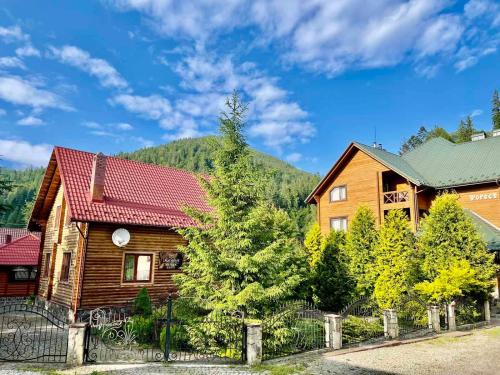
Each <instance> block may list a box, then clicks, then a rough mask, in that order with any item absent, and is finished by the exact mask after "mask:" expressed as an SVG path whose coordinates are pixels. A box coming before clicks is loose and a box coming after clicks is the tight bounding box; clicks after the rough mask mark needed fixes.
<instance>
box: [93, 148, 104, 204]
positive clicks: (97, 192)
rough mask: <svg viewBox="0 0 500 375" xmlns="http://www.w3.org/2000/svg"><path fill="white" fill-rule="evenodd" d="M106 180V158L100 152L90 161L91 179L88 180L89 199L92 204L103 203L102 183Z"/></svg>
mask: <svg viewBox="0 0 500 375" xmlns="http://www.w3.org/2000/svg"><path fill="white" fill-rule="evenodd" d="M105 180H106V156H104V154H103V153H102V152H99V153H97V154H95V155H94V159H93V160H92V178H91V180H90V199H91V201H92V202H103V201H104V182H105Z"/></svg>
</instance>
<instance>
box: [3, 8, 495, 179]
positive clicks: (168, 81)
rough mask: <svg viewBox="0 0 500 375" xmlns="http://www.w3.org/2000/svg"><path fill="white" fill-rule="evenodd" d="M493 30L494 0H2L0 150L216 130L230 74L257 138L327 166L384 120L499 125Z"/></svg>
mask: <svg viewBox="0 0 500 375" xmlns="http://www.w3.org/2000/svg"><path fill="white" fill-rule="evenodd" d="M499 45H500V3H499V2H498V1H495V0H469V1H446V0H443V1H441V0H412V1H403V0H378V1H372V2H368V3H367V2H365V1H363V0H338V1H328V0H324V1H321V0H313V1H308V2H304V1H301V0H287V1H267V0H254V1H247V0H227V1H224V2H222V1H214V0H204V1H191V0H184V1H182V2H180V1H169V0H105V1H76V0H75V1H71V2H68V1H52V2H48V3H47V2H41V1H9V0H7V1H5V0H4V1H3V2H2V4H1V5H0V155H1V158H2V161H1V162H0V163H1V164H0V165H3V166H7V167H15V168H23V167H26V166H28V165H37V166H39V165H45V164H46V162H47V160H48V156H49V154H50V150H51V148H52V146H53V145H62V146H67V147H72V148H77V149H82V150H88V151H94V152H95V151H102V152H104V153H107V154H113V153H116V152H119V151H128V150H135V149H137V148H141V147H145V146H151V145H158V144H161V143H165V142H168V141H171V140H175V139H179V138H185V137H195V136H202V135H206V134H213V133H214V132H216V129H217V121H216V118H217V115H218V114H219V113H220V110H221V109H223V103H224V98H225V97H226V96H227V95H228V94H229V93H230V92H231V91H232V90H234V89H237V90H239V91H240V92H241V93H242V95H243V97H244V99H245V101H246V102H247V103H248V105H249V112H248V127H247V133H248V139H249V142H250V143H251V145H252V146H254V147H256V148H257V149H259V150H261V151H263V152H266V153H270V154H272V155H275V156H277V157H280V158H282V159H285V160H288V161H289V162H291V163H292V164H294V165H296V166H297V167H299V168H301V169H304V170H308V171H311V172H320V173H324V172H325V171H326V170H327V169H328V167H329V166H330V165H331V164H332V163H333V162H334V161H335V160H336V158H337V157H338V156H339V154H340V153H341V152H342V151H343V150H344V148H345V147H346V146H347V145H348V143H349V142H350V141H352V140H357V141H360V142H364V143H372V142H373V139H374V132H375V129H376V131H377V140H378V141H379V142H380V143H382V144H383V145H384V147H385V148H386V149H388V150H390V151H394V152H396V151H397V150H398V148H399V145H400V144H401V142H402V140H403V139H404V138H405V137H408V136H409V135H411V134H412V133H413V132H415V131H416V129H417V128H418V127H419V126H420V125H425V126H428V127H432V126H433V125H440V126H444V127H445V128H447V129H449V130H453V129H454V128H455V127H456V125H457V123H458V122H459V121H460V119H461V118H463V117H464V116H467V115H473V116H474V121H475V123H476V125H477V127H478V128H484V129H490V127H491V121H490V100H491V94H492V92H493V90H494V89H495V88H499V86H500V83H499V69H498V66H499V65H500V64H499V56H500V53H499V51H498V47H499Z"/></svg>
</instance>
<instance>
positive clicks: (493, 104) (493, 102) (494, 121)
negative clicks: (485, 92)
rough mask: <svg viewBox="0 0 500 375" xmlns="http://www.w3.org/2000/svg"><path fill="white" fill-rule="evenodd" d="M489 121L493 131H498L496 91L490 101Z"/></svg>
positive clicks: (499, 100) (499, 116)
mask: <svg viewBox="0 0 500 375" xmlns="http://www.w3.org/2000/svg"><path fill="white" fill-rule="evenodd" d="M491 121H492V125H493V130H495V129H500V98H499V97H498V90H495V91H494V92H493V98H492V99H491Z"/></svg>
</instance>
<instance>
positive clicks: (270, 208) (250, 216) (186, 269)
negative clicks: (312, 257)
mask: <svg viewBox="0 0 500 375" xmlns="http://www.w3.org/2000/svg"><path fill="white" fill-rule="evenodd" d="M226 105H227V108H228V109H227V113H226V112H224V113H223V114H222V115H221V117H220V119H219V123H220V125H219V131H220V138H218V139H214V145H213V147H214V149H215V160H214V173H213V175H212V177H211V178H203V177H200V183H201V185H202V187H203V188H204V190H205V192H206V196H207V201H208V203H209V205H210V207H211V208H212V210H210V211H208V212H200V211H197V210H194V209H192V208H186V212H187V213H188V215H190V216H191V217H192V218H193V219H194V220H195V221H196V222H197V224H198V225H196V226H192V227H189V228H184V229H180V230H179V233H180V234H181V235H182V236H183V237H184V238H185V239H186V241H187V244H186V245H184V246H181V247H180V251H181V252H182V253H183V254H184V255H185V257H186V258H187V260H188V261H187V262H185V263H184V265H183V267H182V270H183V272H182V274H179V275H176V277H175V281H176V283H177V285H178V287H179V293H180V295H181V296H185V297H190V300H191V301H193V302H194V303H195V304H196V305H197V306H198V307H199V308H201V309H204V310H206V311H208V312H210V311H213V310H215V309H217V310H219V309H221V310H225V311H232V310H241V311H244V312H245V313H246V314H247V315H249V316H255V317H260V316H262V314H263V313H264V312H265V311H266V309H269V308H271V307H272V306H273V305H275V304H276V303H280V301H283V300H286V299H289V298H292V297H294V296H295V293H296V292H297V290H298V288H299V287H300V286H301V283H302V282H303V280H304V278H305V276H304V274H305V270H306V266H307V259H306V257H305V253H304V251H303V249H302V248H301V247H300V246H299V244H298V241H297V240H296V238H297V233H296V231H295V226H294V224H293V222H292V221H291V220H290V218H289V216H288V215H287V213H286V212H284V211H283V210H279V209H277V208H276V207H275V206H274V205H272V204H271V203H270V200H269V199H267V198H266V197H265V191H264V189H263V186H264V184H263V179H264V176H262V175H261V174H260V173H259V172H258V170H257V168H256V167H255V165H254V163H252V160H251V157H250V154H249V148H248V145H247V143H246V140H245V137H244V135H243V131H244V126H245V122H244V119H245V112H246V107H245V106H244V105H242V103H241V101H240V98H239V96H238V95H237V94H236V93H234V94H233V95H232V96H231V97H230V98H228V100H227V103H226Z"/></svg>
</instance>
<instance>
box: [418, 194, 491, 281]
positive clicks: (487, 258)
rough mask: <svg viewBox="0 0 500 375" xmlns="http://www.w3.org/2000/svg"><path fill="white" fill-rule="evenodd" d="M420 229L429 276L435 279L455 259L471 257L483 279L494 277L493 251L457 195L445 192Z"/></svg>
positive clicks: (420, 244) (420, 245) (423, 260)
mask: <svg viewBox="0 0 500 375" xmlns="http://www.w3.org/2000/svg"><path fill="white" fill-rule="evenodd" d="M420 232H421V233H420V236H419V238H418V243H417V245H418V246H417V248H418V253H419V257H420V259H421V264H422V267H421V268H422V275H423V277H424V279H425V280H428V281H432V280H434V279H435V278H436V277H438V275H439V270H442V269H449V268H450V266H451V263H452V262H453V261H454V260H455V259H458V260H462V259H465V260H467V261H468V262H469V263H470V265H471V266H472V267H473V268H474V270H475V271H476V275H477V277H478V279H479V280H480V281H485V282H489V281H490V280H491V279H492V278H493V276H494V274H495V265H494V263H493V255H492V254H490V253H489V252H488V250H487V248H486V243H485V242H484V241H483V240H482V238H481V236H480V234H479V233H478V231H477V229H476V227H475V225H474V223H473V222H472V219H471V218H470V217H468V216H467V214H466V213H465V212H464V210H463V209H462V207H461V206H460V204H459V203H458V197H457V196H456V195H454V194H443V195H441V196H440V197H437V198H436V199H435V200H434V201H433V202H432V206H431V208H430V210H429V215H428V216H427V217H425V218H424V219H423V220H422V224H421V231H420Z"/></svg>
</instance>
